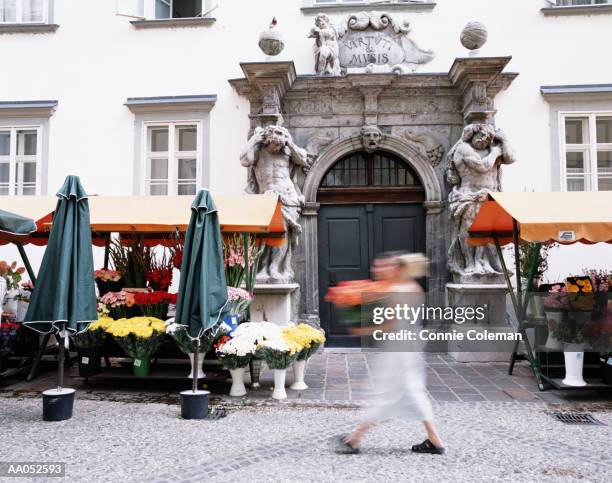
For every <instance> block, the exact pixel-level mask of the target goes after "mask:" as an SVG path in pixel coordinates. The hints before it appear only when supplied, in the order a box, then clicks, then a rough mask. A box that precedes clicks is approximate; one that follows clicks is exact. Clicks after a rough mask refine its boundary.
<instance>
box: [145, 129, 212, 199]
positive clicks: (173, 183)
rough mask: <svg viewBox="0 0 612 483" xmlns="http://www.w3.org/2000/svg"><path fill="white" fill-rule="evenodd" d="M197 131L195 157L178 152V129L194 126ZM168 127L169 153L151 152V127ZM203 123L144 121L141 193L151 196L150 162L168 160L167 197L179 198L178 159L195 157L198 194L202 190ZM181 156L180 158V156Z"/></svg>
mask: <svg viewBox="0 0 612 483" xmlns="http://www.w3.org/2000/svg"><path fill="white" fill-rule="evenodd" d="M193 125H195V126H196V128H197V131H196V151H195V156H189V153H193V151H181V152H179V151H177V150H176V128H177V127H180V126H193ZM156 126H157V127H166V126H167V127H168V151H167V152H166V151H164V152H157V151H155V152H151V151H149V140H148V133H149V127H156ZM202 129H203V126H202V121H201V120H198V119H193V120H191V119H190V120H180V121H143V123H142V150H141V153H143V156H142V163H141V171H140V172H141V173H142V176H141V180H140V192H141V193H143V194H144V195H146V196H157V195H151V194H150V193H149V190H148V184H149V182H150V181H151V180H150V178H149V160H150V159H154V158H161V159H165V158H166V156H165V155H166V154H167V158H168V194H167V195H166V196H177V195H178V187H179V179H178V158H186V157H194V158H195V159H196V180H195V182H196V187H195V190H196V193H197V192H198V191H199V190H201V189H202V181H201V180H202V159H203V156H202ZM179 154H180V156H178V155H179Z"/></svg>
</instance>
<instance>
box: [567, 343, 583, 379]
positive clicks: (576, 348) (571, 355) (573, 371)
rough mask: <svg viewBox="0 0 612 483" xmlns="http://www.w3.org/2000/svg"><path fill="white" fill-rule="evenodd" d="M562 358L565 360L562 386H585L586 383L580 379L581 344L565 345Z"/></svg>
mask: <svg viewBox="0 0 612 483" xmlns="http://www.w3.org/2000/svg"><path fill="white" fill-rule="evenodd" d="M563 358H564V359H565V378H564V379H563V381H562V382H563V384H565V385H566V386H573V387H582V386H586V384H587V383H586V381H585V380H584V379H583V377H582V368H583V366H584V346H583V344H565V347H564V348H563Z"/></svg>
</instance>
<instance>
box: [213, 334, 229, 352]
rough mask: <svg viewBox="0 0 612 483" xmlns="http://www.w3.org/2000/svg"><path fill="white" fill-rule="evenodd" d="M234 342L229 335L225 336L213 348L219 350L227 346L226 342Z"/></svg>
mask: <svg viewBox="0 0 612 483" xmlns="http://www.w3.org/2000/svg"><path fill="white" fill-rule="evenodd" d="M230 340H232V338H231V337H229V336H227V335H223V336H221V338H220V339H219V340H218V341H217V342H216V343H215V344H214V345H213V347H214V348H215V349H219V347H221V346H223V345H225V343H226V342H228V341H230Z"/></svg>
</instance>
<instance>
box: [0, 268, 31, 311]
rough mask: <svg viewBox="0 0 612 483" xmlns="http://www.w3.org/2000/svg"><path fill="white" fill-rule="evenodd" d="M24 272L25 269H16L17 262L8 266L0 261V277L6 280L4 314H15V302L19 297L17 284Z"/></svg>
mask: <svg viewBox="0 0 612 483" xmlns="http://www.w3.org/2000/svg"><path fill="white" fill-rule="evenodd" d="M24 272H25V268H23V267H17V262H13V263H11V264H10V265H9V264H8V263H7V262H5V261H4V260H2V261H0V277H2V278H4V280H6V289H7V290H6V295H5V297H6V302H5V303H4V307H3V310H4V312H11V313H13V314H17V302H18V301H19V300H18V296H19V283H20V282H21V275H22V274H23V273H24Z"/></svg>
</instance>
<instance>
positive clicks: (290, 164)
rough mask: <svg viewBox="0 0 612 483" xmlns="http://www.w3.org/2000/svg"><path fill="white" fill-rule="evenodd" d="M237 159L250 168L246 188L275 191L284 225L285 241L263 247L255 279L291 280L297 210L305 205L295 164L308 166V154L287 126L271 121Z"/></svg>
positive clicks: (266, 280) (257, 129) (278, 281)
mask: <svg viewBox="0 0 612 483" xmlns="http://www.w3.org/2000/svg"><path fill="white" fill-rule="evenodd" d="M240 163H241V164H242V165H243V166H246V167H248V168H249V175H248V179H247V188H246V192H247V193H255V194H260V193H276V194H277V195H278V196H279V198H280V201H281V204H282V213H283V218H284V220H285V224H286V225H287V232H288V233H287V234H288V241H287V243H285V244H284V245H282V246H280V247H268V246H266V247H265V249H264V253H263V255H262V258H261V260H260V264H259V272H258V274H257V281H258V282H261V283H290V282H292V281H293V277H294V273H293V268H292V267H291V255H292V252H293V250H294V249H295V248H296V246H297V243H298V238H299V235H300V233H301V232H302V227H301V226H300V214H301V212H302V208H303V206H304V196H303V195H302V193H301V191H300V188H299V186H298V185H297V183H296V182H295V172H296V169H297V168H298V167H299V168H302V169H308V168H309V167H310V166H309V161H308V154H307V153H306V150H304V149H302V148H300V147H298V146H296V145H295V143H294V142H293V139H292V137H291V134H290V133H289V131H287V129H285V128H284V127H281V126H274V125H272V126H267V127H266V128H265V129H264V128H260V127H258V128H256V129H255V132H254V133H253V136H251V139H249V141H248V143H247V147H246V149H245V150H244V152H243V153H242V154H241V156H240Z"/></svg>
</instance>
